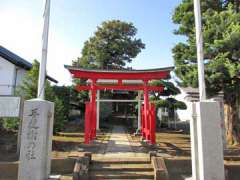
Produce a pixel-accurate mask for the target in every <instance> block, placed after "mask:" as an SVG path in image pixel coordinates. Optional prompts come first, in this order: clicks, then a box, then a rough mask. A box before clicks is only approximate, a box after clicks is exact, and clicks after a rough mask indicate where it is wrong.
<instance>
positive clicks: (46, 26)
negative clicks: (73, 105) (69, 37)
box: [37, 0, 51, 99]
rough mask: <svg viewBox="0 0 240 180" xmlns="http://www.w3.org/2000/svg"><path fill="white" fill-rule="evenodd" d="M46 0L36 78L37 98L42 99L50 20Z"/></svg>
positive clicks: (48, 3)
mask: <svg viewBox="0 0 240 180" xmlns="http://www.w3.org/2000/svg"><path fill="white" fill-rule="evenodd" d="M50 1H51V0H46V2H45V10H44V14H43V17H44V27H43V34H42V59H41V62H40V68H39V77H38V93H37V98H39V99H44V97H45V80H46V65H47V50H48V32H49V18H50V3H51V2H50Z"/></svg>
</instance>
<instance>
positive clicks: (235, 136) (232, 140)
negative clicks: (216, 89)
mask: <svg viewBox="0 0 240 180" xmlns="http://www.w3.org/2000/svg"><path fill="white" fill-rule="evenodd" d="M237 107H238V106H237V97H236V96H234V95H232V94H231V95H226V96H225V104H224V116H225V117H224V121H225V127H226V140H227V143H228V144H229V145H233V144H239V143H240V132H239V130H240V128H239V120H238V114H237Z"/></svg>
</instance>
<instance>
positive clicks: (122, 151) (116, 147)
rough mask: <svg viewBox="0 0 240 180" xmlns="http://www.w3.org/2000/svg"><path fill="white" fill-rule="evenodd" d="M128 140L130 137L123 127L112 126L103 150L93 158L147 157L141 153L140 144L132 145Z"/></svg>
mask: <svg viewBox="0 0 240 180" xmlns="http://www.w3.org/2000/svg"><path fill="white" fill-rule="evenodd" d="M128 138H130V136H129V134H128V133H127V131H126V129H125V128H124V127H123V126H120V125H119V126H117V125H116V126H114V127H113V129H112V132H111V136H110V138H109V140H108V144H107V145H106V147H105V149H101V150H99V153H97V154H95V155H94V157H95V158H97V159H98V158H108V157H109V158H111V157H116V158H127V157H147V155H148V154H147V153H143V152H142V151H141V144H140V143H137V144H136V143H134V144H132V143H130V142H129V139H128ZM133 146H134V147H133ZM136 147H137V148H136ZM136 149H137V150H136Z"/></svg>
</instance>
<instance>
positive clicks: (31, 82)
mask: <svg viewBox="0 0 240 180" xmlns="http://www.w3.org/2000/svg"><path fill="white" fill-rule="evenodd" d="M38 72H39V62H38V61H37V60H34V61H33V66H32V69H31V70H30V71H28V72H27V74H26V76H25V77H24V79H23V82H22V83H21V85H20V86H19V87H18V88H17V95H20V96H22V97H23V98H24V99H25V100H28V99H33V98H36V97H37V86H38ZM55 89H56V87H55ZM55 91H56V90H55ZM55 91H54V89H53V87H52V86H51V85H50V83H49V82H48V81H47V80H46V82H45V99H46V100H48V101H51V102H54V109H55V111H54V132H56V131H58V130H61V129H62V128H63V127H64V124H65V122H67V118H68V109H66V108H67V107H68V106H64V102H66V101H64V100H65V99H64V98H66V97H65V95H66V94H64V92H62V94H60V95H62V96H57V94H58V93H57V92H58V91H56V93H55Z"/></svg>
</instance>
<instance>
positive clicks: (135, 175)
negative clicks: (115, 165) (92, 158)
mask: <svg viewBox="0 0 240 180" xmlns="http://www.w3.org/2000/svg"><path fill="white" fill-rule="evenodd" d="M153 178H154V172H153V171H150V172H145V171H121V170H115V171H105V170H101V171H92V170H90V171H89V179H153Z"/></svg>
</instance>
